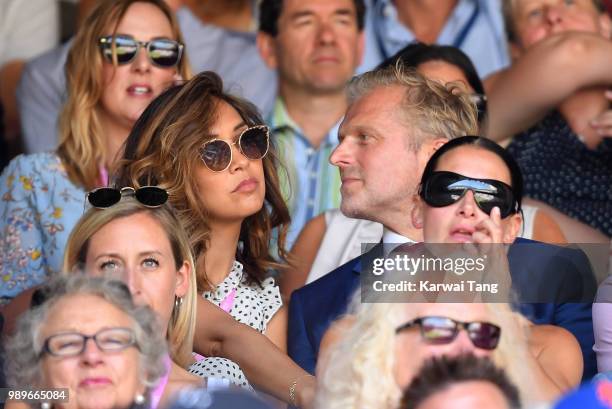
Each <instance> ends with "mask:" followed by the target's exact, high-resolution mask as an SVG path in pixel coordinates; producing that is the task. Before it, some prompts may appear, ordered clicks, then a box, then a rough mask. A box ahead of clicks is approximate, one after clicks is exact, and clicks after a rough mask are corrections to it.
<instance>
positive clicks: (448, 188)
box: [420, 171, 518, 219]
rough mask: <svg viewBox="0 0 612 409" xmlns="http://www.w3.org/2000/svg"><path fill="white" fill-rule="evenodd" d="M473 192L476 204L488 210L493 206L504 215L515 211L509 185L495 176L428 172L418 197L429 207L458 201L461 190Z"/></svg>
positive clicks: (489, 212) (516, 204) (516, 205)
mask: <svg viewBox="0 0 612 409" xmlns="http://www.w3.org/2000/svg"><path fill="white" fill-rule="evenodd" d="M468 190H471V191H472V192H473V193H474V201H475V202H476V205H477V206H478V207H479V208H480V210H482V211H483V212H485V213H486V214H489V215H490V214H491V211H492V210H493V208H494V207H499V210H500V213H501V218H502V219H504V218H506V217H508V216H509V215H511V214H512V213H516V212H517V211H518V203H517V201H516V199H515V198H514V193H513V192H512V188H511V187H510V186H508V185H507V184H505V183H504V182H501V181H499V180H493V179H475V178H470V177H467V176H463V175H460V174H458V173H454V172H447V171H437V172H432V173H431V175H430V176H429V178H428V179H427V180H426V181H425V182H424V184H423V185H422V186H421V190H420V196H421V198H422V199H423V200H424V201H425V203H427V204H428V205H430V206H432V207H446V206H450V205H452V204H453V203H456V202H458V201H459V200H460V199H461V198H462V197H463V196H464V195H465V192H467V191H468Z"/></svg>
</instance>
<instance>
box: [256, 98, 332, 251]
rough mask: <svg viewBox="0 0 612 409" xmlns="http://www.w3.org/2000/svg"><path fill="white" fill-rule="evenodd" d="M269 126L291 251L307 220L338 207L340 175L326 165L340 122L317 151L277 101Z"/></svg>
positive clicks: (278, 100)
mask: <svg viewBox="0 0 612 409" xmlns="http://www.w3.org/2000/svg"><path fill="white" fill-rule="evenodd" d="M268 123H269V125H270V129H271V130H272V135H273V136H272V138H273V140H274V143H275V146H276V149H277V151H278V156H279V159H280V163H281V168H280V169H279V178H280V184H281V190H282V192H283V197H284V198H285V202H286V203H287V207H288V208H289V213H290V215H291V226H290V227H289V232H288V234H287V249H290V248H291V246H292V245H293V243H294V241H295V239H296V238H297V236H298V234H299V233H300V231H301V230H302V228H303V227H304V225H305V224H306V223H307V222H308V221H309V220H310V219H312V218H313V217H315V216H317V215H319V214H321V213H323V212H324V211H325V210H327V209H333V208H337V207H339V206H340V173H339V172H338V168H337V167H336V166H334V165H332V164H330V163H329V156H330V155H331V153H332V151H333V150H334V148H335V147H336V146H337V145H338V127H339V125H340V121H338V123H336V125H334V127H333V128H331V129H330V131H329V132H328V133H327V136H326V137H325V139H323V140H322V141H321V144H320V145H319V147H318V148H314V147H313V146H312V145H311V144H310V142H309V141H308V139H306V137H305V136H304V134H303V132H302V130H301V129H300V127H299V126H298V125H297V124H296V123H295V122H294V121H293V120H292V119H291V118H290V117H289V114H288V113H287V109H286V108H285V104H284V103H283V102H282V100H281V99H280V97H279V98H277V99H276V103H275V105H274V110H273V112H272V115H271V117H270V119H269V120H268Z"/></svg>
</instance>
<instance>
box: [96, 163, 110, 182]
mask: <svg viewBox="0 0 612 409" xmlns="http://www.w3.org/2000/svg"><path fill="white" fill-rule="evenodd" d="M98 172H99V173H100V186H108V170H106V167H105V166H104V165H103V164H100V165H99V166H98Z"/></svg>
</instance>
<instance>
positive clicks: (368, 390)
mask: <svg viewBox="0 0 612 409" xmlns="http://www.w3.org/2000/svg"><path fill="white" fill-rule="evenodd" d="M359 295H360V294H357V298H355V300H354V302H353V305H354V307H353V308H352V311H353V312H354V313H355V314H354V315H353V316H351V317H350V318H346V319H344V320H343V321H341V322H340V323H339V324H337V325H336V326H335V327H332V330H330V331H329V332H328V334H326V335H325V338H324V339H323V343H322V354H323V355H322V357H323V358H322V361H321V363H320V366H319V367H318V368H317V370H318V372H319V388H320V389H319V393H318V394H317V401H316V407H318V408H326V409H336V408H347V409H348V408H356V407H359V408H363V409H368V408H376V409H382V408H389V409H391V408H396V407H397V406H398V404H399V399H400V397H401V392H402V389H404V388H406V387H407V386H408V385H409V384H410V381H411V380H412V378H413V377H414V376H415V375H416V374H417V373H418V371H419V369H420V367H421V365H422V364H423V362H424V361H425V360H426V359H428V358H430V357H432V356H440V355H447V356H457V355H460V354H474V355H477V356H488V357H490V358H491V359H493V361H494V362H495V364H496V365H497V366H498V367H500V368H503V369H504V370H505V371H506V373H507V374H508V376H509V377H510V379H511V381H512V382H513V383H515V385H517V386H518V388H519V391H520V393H521V399H522V400H523V401H524V402H525V403H535V402H542V401H547V400H550V399H553V398H555V397H557V396H559V395H560V391H561V390H564V389H565V390H566V389H569V387H570V386H569V385H566V386H565V388H559V387H558V386H557V385H556V384H555V381H554V380H552V379H551V374H550V373H547V372H544V370H543V369H542V365H541V363H540V362H541V361H540V360H545V361H549V360H550V359H551V357H552V356H557V357H558V356H559V353H560V351H562V352H563V354H565V355H567V356H572V357H576V358H577V359H578V361H580V360H581V357H580V348H579V346H578V344H577V342H576V340H575V339H574V338H573V337H572V335H571V334H569V333H568V332H567V331H565V330H563V329H559V328H556V327H550V326H544V328H545V332H544V333H543V332H542V331H540V330H536V331H533V333H534V334H535V333H536V332H538V334H537V335H531V334H530V328H538V327H530V324H529V323H528V322H527V320H525V319H524V318H523V317H522V316H521V315H519V314H517V313H514V312H512V311H511V310H510V307H509V306H508V305H507V304H501V303H499V304H482V303H480V304H479V303H470V304H461V303H455V304H443V303H429V304H422V303H393V304H390V303H360V302H359V300H360V298H359ZM432 318H433V319H434V321H433V323H432V322H428V321H427V322H426V321H425V320H428V319H432ZM436 325H437V326H438V327H436ZM484 325H492V326H493V327H492V328H493V329H494V330H491V331H489V330H484ZM426 328H428V329H426ZM495 328H496V330H495ZM549 329H550V331H552V332H554V335H552V334H548V333H547V332H546V331H548V330H549ZM449 333H450V334H453V335H452V336H450V337H447V338H446V339H435V340H433V339H430V340H428V339H427V338H426V336H436V337H437V336H439V335H448V334H449ZM432 334H433V335H432ZM485 335H486V336H485ZM549 335H550V337H548V336H549ZM551 341H553V342H554V345H552V346H551V344H552V342H551ZM536 357H538V359H536ZM577 366H578V368H577V369H578V371H577V372H579V374H578V375H577V376H576V378H575V379H573V380H572V381H571V382H574V383H575V384H578V382H579V381H580V375H581V373H582V371H581V365H577ZM552 376H555V375H554V374H553V375H552ZM572 386H575V385H572Z"/></svg>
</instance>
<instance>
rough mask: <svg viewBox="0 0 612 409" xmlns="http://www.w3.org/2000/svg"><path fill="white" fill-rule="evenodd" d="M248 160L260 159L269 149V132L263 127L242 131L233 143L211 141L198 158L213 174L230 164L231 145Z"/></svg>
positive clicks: (202, 149)
mask: <svg viewBox="0 0 612 409" xmlns="http://www.w3.org/2000/svg"><path fill="white" fill-rule="evenodd" d="M236 144H237V145H238V149H239V150H240V152H241V153H242V154H243V155H244V156H245V157H246V158H247V159H250V160H258V159H262V158H263V157H264V156H266V154H267V153H268V149H269V147H270V130H269V128H268V127H267V126H265V125H256V126H252V127H250V128H247V129H245V130H244V131H242V133H241V134H240V136H239V137H238V140H237V141H236V142H233V143H229V142H227V141H224V140H223V139H212V140H210V141H208V142H206V143H205V144H204V145H202V147H201V148H200V158H201V159H202V162H204V165H206V167H207V168H208V169H210V170H212V171H213V172H223V171H224V170H225V169H227V168H228V167H229V166H230V164H231V163H232V158H233V153H232V145H236Z"/></svg>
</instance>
